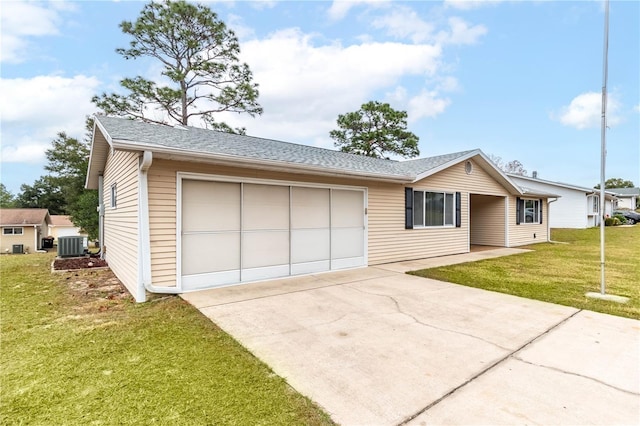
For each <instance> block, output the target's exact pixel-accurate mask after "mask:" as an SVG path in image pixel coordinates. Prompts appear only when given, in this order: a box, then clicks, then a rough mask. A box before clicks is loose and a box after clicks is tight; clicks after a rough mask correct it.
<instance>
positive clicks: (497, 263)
mask: <svg viewBox="0 0 640 426" xmlns="http://www.w3.org/2000/svg"><path fill="white" fill-rule="evenodd" d="M551 237H552V240H553V241H559V242H563V243H566V244H555V243H542V244H535V245H531V246H528V247H524V248H529V249H532V250H533V251H532V252H529V253H524V254H518V255H513V256H507V257H501V258H496V259H488V260H483V261H480V262H471V263H464V264H460V265H451V266H446V267H441V268H433V269H423V270H420V271H413V272H410V273H411V274H413V275H418V276H421V277H427V278H434V279H437V280H442V281H449V282H453V283H457V284H462V285H466V286H470V287H477V288H483V289H485V290H492V291H498V292H502V293H508V294H514V295H516V296H522V297H527V298H529V299H537V300H543V301H545V302H552V303H559V304H561V305H567V306H574V307H576V308H582V309H590V310H592V311H598V312H604V313H607V314H613V315H619V316H624V317H629V318H636V319H640V225H636V226H633V227H608V228H606V234H605V242H606V245H605V248H606V261H605V271H606V281H605V282H606V290H607V293H610V294H615V295H619V296H626V297H629V298H630V300H629V302H628V303H627V304H617V303H614V302H606V301H602V300H596V299H590V298H587V297H585V293H587V292H599V291H600V230H599V229H598V228H591V229H554V230H552V233H551Z"/></svg>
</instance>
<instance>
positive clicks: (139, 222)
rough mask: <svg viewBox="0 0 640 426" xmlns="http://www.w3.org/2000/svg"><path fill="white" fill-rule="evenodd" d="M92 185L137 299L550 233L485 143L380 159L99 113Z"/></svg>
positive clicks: (120, 268) (538, 203)
mask: <svg viewBox="0 0 640 426" xmlns="http://www.w3.org/2000/svg"><path fill="white" fill-rule="evenodd" d="M86 187H87V188H90V189H98V193H99V199H100V207H99V209H100V238H99V240H100V244H101V245H102V247H101V249H102V255H103V256H104V257H105V258H106V260H107V261H108V263H109V266H110V267H111V269H112V270H113V271H114V273H115V274H116V276H118V278H119V279H120V280H121V281H122V282H123V284H124V285H125V286H126V287H127V288H128V289H129V291H130V292H131V293H132V294H133V295H134V297H135V298H136V300H137V301H144V300H145V298H146V294H145V289H146V290H147V291H151V292H160V293H181V292H187V291H192V290H198V289H203V288H211V287H219V286H226V285H233V284H239V283H245V282H251V281H258V280H264V279H270V278H276V277H286V276H290V275H300V274H311V273H317V272H323V271H330V270H338V269H343V268H354V267H363V266H367V265H376V264H382V263H387V262H395V261H402V260H410V259H420V258H428V257H434V256H443V255H450V254H456V253H466V252H469V251H470V248H471V245H475V244H478V245H491V246H497V247H513V246H519V245H524V244H531V243H535V242H543V241H547V237H548V230H547V210H548V207H547V201H548V197H547V196H546V195H544V194H536V193H535V192H533V193H528V194H524V193H523V191H521V189H520V188H519V187H518V186H517V185H516V184H515V183H513V182H512V180H511V179H510V178H509V177H507V176H506V175H505V174H504V173H503V172H502V171H500V170H499V169H498V168H497V167H496V166H495V165H494V164H493V163H492V162H491V161H490V160H489V159H488V158H487V157H486V155H485V154H483V153H482V152H481V151H480V150H472V151H465V152H459V153H454V154H448V155H441V156H437V157H430V158H423V159H417V160H410V161H402V162H398V161H392V160H384V159H377V158H371V157H365V156H359V155H353V154H347V153H343V152H339V151H334V150H328V149H322V148H316V147H312V146H306V145H297V144H292V143H285V142H279V141H274V140H269V139H261V138H255V137H249V136H243V135H236V134H230V133H222V132H216V131H211V130H205V129H199V128H193V127H182V126H180V127H169V126H161V125H154V124H149V123H142V122H138V121H133V120H127V119H122V118H113V117H96V120H95V127H94V133H93V140H92V145H91V156H90V159H89V169H88V173H87V182H86Z"/></svg>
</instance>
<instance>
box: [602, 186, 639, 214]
mask: <svg viewBox="0 0 640 426" xmlns="http://www.w3.org/2000/svg"><path fill="white" fill-rule="evenodd" d="M605 188H606V187H605ZM618 208H619V209H631V210H635V209H636V197H619V198H618Z"/></svg>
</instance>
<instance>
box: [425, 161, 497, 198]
mask: <svg viewBox="0 0 640 426" xmlns="http://www.w3.org/2000/svg"><path fill="white" fill-rule="evenodd" d="M469 161H470V162H471V164H472V165H473V171H472V172H471V173H470V174H467V173H466V172H465V163H466V162H465V161H463V162H461V163H458V164H456V165H453V166H451V167H449V168H448V169H446V170H443V171H441V172H439V173H436V174H434V175H432V176H429V177H428V178H426V179H423V180H422V181H420V182H418V183H420V184H422V182H425V183H426V184H428V185H429V187H431V188H432V189H446V190H453V191H461V192H469V193H474V194H486V195H509V192H508V191H507V189H506V188H505V187H504V186H502V185H501V184H500V183H498V182H497V181H496V180H495V179H494V178H493V177H491V175H489V174H488V173H487V172H485V171H484V170H483V169H482V168H481V167H480V166H479V165H478V164H477V163H476V162H475V161H473V160H469ZM416 185H417V184H415V185H414V186H416Z"/></svg>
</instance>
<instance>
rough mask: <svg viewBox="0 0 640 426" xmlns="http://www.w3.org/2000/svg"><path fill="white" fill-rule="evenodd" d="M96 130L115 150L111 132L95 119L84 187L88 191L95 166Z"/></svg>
mask: <svg viewBox="0 0 640 426" xmlns="http://www.w3.org/2000/svg"><path fill="white" fill-rule="evenodd" d="M96 130H100V133H101V134H102V136H103V137H104V139H105V140H106V141H107V144H108V145H109V148H110V149H113V140H112V139H111V136H110V135H109V132H107V130H106V129H105V128H104V127H103V126H102V123H100V121H98V118H97V117H95V116H94V117H93V132H92V135H91V148H90V149H89V165H88V166H87V177H86V178H85V181H84V187H85V188H87V189H90V188H89V179H90V178H91V166H92V165H93V152H94V146H95V143H96Z"/></svg>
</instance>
